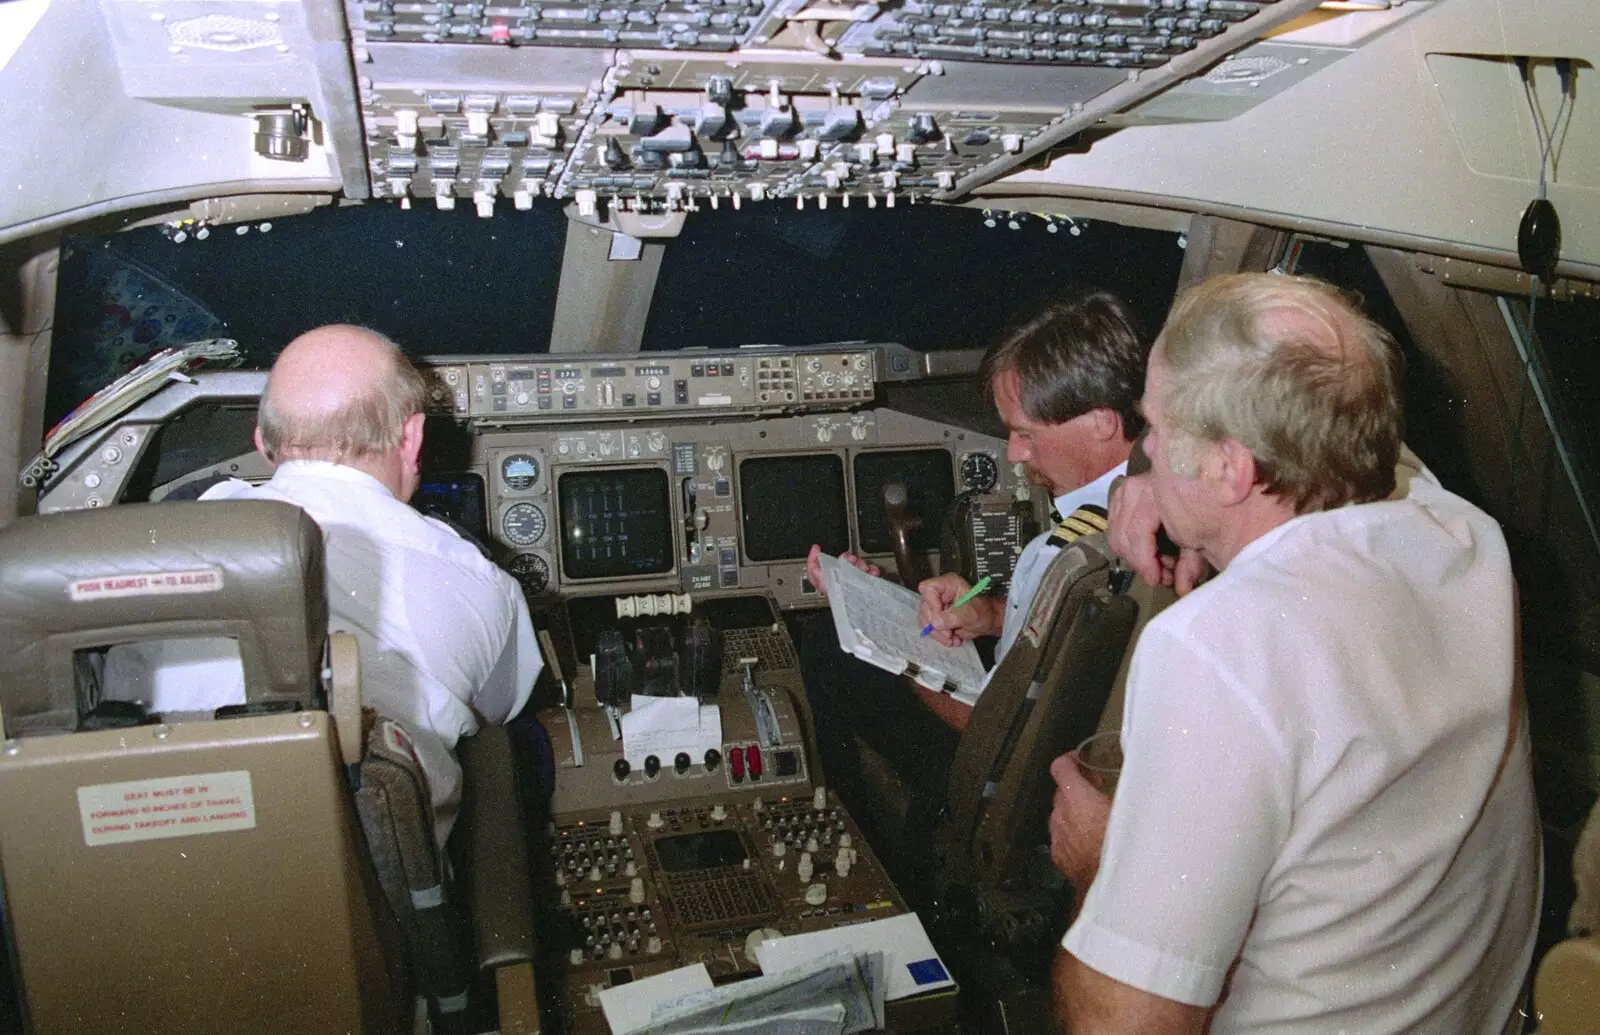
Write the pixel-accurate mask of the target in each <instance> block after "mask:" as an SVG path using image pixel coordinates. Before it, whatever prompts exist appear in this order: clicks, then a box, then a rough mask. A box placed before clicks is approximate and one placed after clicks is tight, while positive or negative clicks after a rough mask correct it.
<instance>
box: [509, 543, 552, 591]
mask: <svg viewBox="0 0 1600 1035" xmlns="http://www.w3.org/2000/svg"><path fill="white" fill-rule="evenodd" d="M506 570H508V571H510V572H511V574H512V575H514V576H516V579H517V581H518V582H520V583H522V588H523V590H524V591H525V592H528V593H543V592H544V591H545V590H546V589H548V588H549V586H550V565H549V564H547V563H545V559H544V558H543V557H540V556H539V555H538V554H536V553H519V554H517V555H516V556H515V557H513V558H511V560H510V562H509V563H508V564H507V565H506Z"/></svg>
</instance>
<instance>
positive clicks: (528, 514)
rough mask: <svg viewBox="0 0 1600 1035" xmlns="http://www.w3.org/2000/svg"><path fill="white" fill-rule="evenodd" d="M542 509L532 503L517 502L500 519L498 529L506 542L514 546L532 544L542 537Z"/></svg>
mask: <svg viewBox="0 0 1600 1035" xmlns="http://www.w3.org/2000/svg"><path fill="white" fill-rule="evenodd" d="M544 528H545V518H544V511H542V510H540V509H539V508H538V507H536V506H535V505H533V504H532V503H517V504H513V505H512V507H511V508H510V509H509V510H507V511H506V513H505V516H504V517H502V518H501V519H500V531H501V532H502V533H503V534H504V535H505V537H506V542H508V543H511V544H513V545H515V546H532V545H533V544H534V543H537V542H538V541H539V540H541V539H543V538H544Z"/></svg>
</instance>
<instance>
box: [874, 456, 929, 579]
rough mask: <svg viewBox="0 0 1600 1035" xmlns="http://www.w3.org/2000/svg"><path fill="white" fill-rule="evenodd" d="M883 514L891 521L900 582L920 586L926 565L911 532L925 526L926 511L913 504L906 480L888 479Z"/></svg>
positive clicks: (895, 565)
mask: <svg viewBox="0 0 1600 1035" xmlns="http://www.w3.org/2000/svg"><path fill="white" fill-rule="evenodd" d="M883 516H884V518H885V519H886V520H887V522H888V525H889V539H890V542H891V544H892V545H893V547H894V567H895V570H896V571H898V572H899V573H900V582H901V584H902V585H904V586H905V587H906V588H908V589H916V588H917V584H918V583H920V582H921V581H922V579H923V572H922V565H921V564H920V563H919V562H918V559H917V556H916V554H915V553H913V552H912V550H911V536H912V535H913V534H914V533H915V532H916V531H917V530H918V529H920V528H921V527H922V515H921V514H919V513H917V512H916V511H915V510H913V509H912V508H911V504H910V501H909V500H908V499H907V496H906V486H905V483H904V482H900V481H891V482H885V483H884V485H883Z"/></svg>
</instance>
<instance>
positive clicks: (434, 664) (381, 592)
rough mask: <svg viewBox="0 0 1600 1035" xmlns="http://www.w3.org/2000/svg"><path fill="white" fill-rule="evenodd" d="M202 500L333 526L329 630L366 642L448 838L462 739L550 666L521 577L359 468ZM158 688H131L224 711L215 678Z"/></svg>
mask: <svg viewBox="0 0 1600 1035" xmlns="http://www.w3.org/2000/svg"><path fill="white" fill-rule="evenodd" d="M201 499H203V500H215V499H270V500H282V501H285V502H288V503H293V504H296V505H298V506H299V507H301V508H302V509H303V510H305V511H306V513H307V514H309V515H310V516H311V518H312V519H313V520H314V521H316V523H317V524H318V525H320V526H321V527H322V531H323V535H324V538H325V540H326V543H327V551H326V556H327V573H328V628H329V630H330V631H332V632H348V633H353V634H354V635H355V637H356V641H357V643H358V645H359V648H360V654H361V700H362V704H363V705H365V706H367V707H370V708H373V709H374V710H376V711H377V712H378V714H379V715H382V716H385V717H387V718H390V719H394V720H396V721H397V722H400V723H403V724H404V725H405V726H406V728H407V729H408V730H409V731H410V732H411V733H412V735H413V740H414V742H415V747H416V751H417V757H418V761H419V762H420V763H421V765H422V769H423V772H424V773H425V774H426V776H427V778H428V784H429V788H430V790H431V792H432V796H433V805H434V812H435V819H436V830H435V832H436V834H437V835H438V838H439V843H440V844H441V845H443V844H444V841H445V838H446V837H447V836H448V835H449V832H450V827H451V825H452V824H453V823H454V822H455V814H456V810H457V808H458V807H459V805H460V802H461V766H460V764H459V763H458V762H457V761H456V759H455V755H454V753H453V748H454V747H455V744H456V740H457V739H458V738H460V737H462V736H465V735H467V734H470V733H473V732H475V731H476V730H477V729H478V725H479V721H480V720H481V721H483V722H487V723H490V724H500V723H504V722H506V721H507V720H509V719H511V718H512V717H514V716H515V715H516V714H517V713H518V712H519V711H521V710H522V707H523V705H525V704H526V703H527V701H528V695H529V694H530V693H531V692H532V690H533V683H534V680H535V679H537V678H538V676H539V671H540V669H541V668H542V667H543V665H544V661H543V658H542V657H541V656H540V654H539V649H538V646H537V642H536V641H535V639H534V635H533V625H532V623H531V622H530V621H529V618H528V605H527V602H526V601H525V600H524V599H523V596H522V591H521V589H520V588H519V587H518V586H517V583H516V581H515V580H514V579H512V577H511V576H510V575H508V574H506V573H505V572H504V571H502V570H500V569H499V568H498V567H496V566H495V565H494V564H492V563H491V562H489V561H487V560H485V559H484V557H483V555H482V554H480V553H479V552H478V550H477V548H476V547H475V546H473V545H472V544H471V543H469V542H467V541H466V540H465V539H462V538H461V537H460V536H459V535H457V534H456V533H455V531H453V530H452V529H451V528H450V527H449V526H448V525H445V524H444V523H443V522H441V521H436V520H434V519H433V518H429V517H424V516H423V515H422V514H419V513H418V512H417V511H416V510H414V509H413V508H411V507H410V506H409V505H407V504H405V503H402V502H401V501H399V500H398V499H396V498H395V497H394V496H393V494H391V493H390V492H389V490H388V489H386V488H384V486H383V485H382V484H381V483H379V482H378V481H377V479H375V478H373V477H371V476H370V475H367V474H365V473H363V472H361V471H357V470H355V469H354V468H351V467H345V466H342V465H339V464H332V463H324V462H320V461H291V462H289V463H285V464H282V465H281V466H279V467H278V469H277V471H276V473H275V474H274V475H273V476H272V479H271V480H270V481H268V482H266V483H265V484H263V485H260V486H251V485H249V484H247V483H245V482H241V481H230V482H224V483H223V484H221V485H217V486H214V487H213V488H211V489H210V490H209V491H207V492H206V493H205V495H204V496H202V497H201ZM151 646H156V645H148V644H147V645H146V646H145V651H144V653H145V656H148V655H149V648H150V647H151ZM230 646H231V645H230ZM109 667H110V663H109V662H108V668H109ZM196 671H197V672H198V671H199V669H196ZM110 682H111V680H109V679H108V684H109V683H110ZM148 685H150V686H153V687H154V690H153V691H150V692H147V693H140V694H133V695H129V696H139V697H141V698H143V699H145V700H146V701H147V702H148V703H149V705H150V707H151V710H153V711H190V710H194V709H208V708H210V707H214V703H213V702H212V701H211V696H212V694H211V689H210V687H211V685H212V684H210V683H209V682H208V681H207V680H205V679H195V680H190V679H184V678H173V676H172V673H171V672H170V671H168V672H161V671H159V670H158V671H157V673H156V674H155V676H154V682H153V683H152V684H148Z"/></svg>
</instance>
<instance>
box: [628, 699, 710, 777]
mask: <svg viewBox="0 0 1600 1035" xmlns="http://www.w3.org/2000/svg"><path fill="white" fill-rule="evenodd" d="M708 748H716V749H717V750H719V751H720V750H721V749H722V712H721V711H720V710H718V708H717V706H716V705H714V704H701V703H700V702H699V701H698V700H696V699H695V698H693V697H646V696H644V695H642V694H635V695H634V696H633V697H632V698H630V703H629V705H628V711H627V714H625V715H623V717H622V754H623V757H624V758H626V759H627V760H628V764H629V765H631V766H633V767H634V768H635V769H637V768H639V767H641V766H643V765H644V760H645V758H646V757H648V756H650V755H655V756H656V758H658V759H659V760H660V761H661V764H662V765H671V764H672V759H673V757H674V756H675V755H677V753H678V752H680V751H686V752H688V754H689V757H690V758H694V759H700V758H704V757H705V754H706V750H707V749H708Z"/></svg>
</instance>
